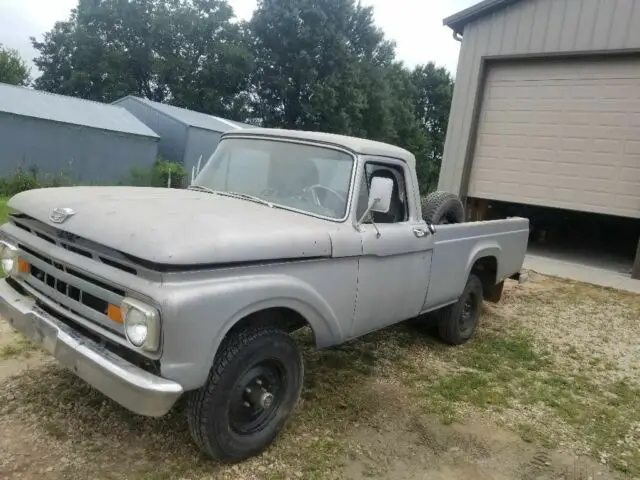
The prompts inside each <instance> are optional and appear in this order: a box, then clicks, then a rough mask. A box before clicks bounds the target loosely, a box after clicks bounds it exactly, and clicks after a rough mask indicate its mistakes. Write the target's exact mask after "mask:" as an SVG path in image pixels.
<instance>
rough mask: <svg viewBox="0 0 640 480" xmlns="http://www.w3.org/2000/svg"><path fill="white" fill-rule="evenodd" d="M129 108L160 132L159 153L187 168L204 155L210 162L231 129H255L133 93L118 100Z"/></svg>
mask: <svg viewBox="0 0 640 480" xmlns="http://www.w3.org/2000/svg"><path fill="white" fill-rule="evenodd" d="M114 105H119V106H121V107H124V108H126V109H127V110H128V111H129V112H131V113H132V114H133V115H135V116H136V117H137V118H138V119H139V120H140V121H141V122H143V123H144V124H145V125H147V126H148V127H149V128H151V129H152V130H154V131H155V132H157V133H158V135H160V142H159V145H158V153H159V154H160V156H161V157H162V158H164V159H166V160H171V161H174V162H182V163H183V164H184V166H185V168H186V169H187V171H191V168H192V167H193V166H194V165H196V164H197V162H198V160H199V159H200V158H202V165H204V162H206V161H207V160H208V159H209V157H210V156H211V154H212V153H213V151H214V149H215V147H216V146H217V145H218V142H219V141H220V136H221V135H222V134H223V133H224V132H227V131H229V130H237V129H240V128H255V127H253V126H252V125H248V124H244V123H239V122H234V121H231V120H226V119H224V118H219V117H214V116H213V115H207V114H205V113H200V112H196V111H193V110H187V109H185V108H179V107H174V106H173V105H167V104H164V103H158V102H152V101H151V100H147V99H144V98H139V97H134V96H132V95H129V96H127V97H124V98H121V99H120V100H117V101H115V102H114Z"/></svg>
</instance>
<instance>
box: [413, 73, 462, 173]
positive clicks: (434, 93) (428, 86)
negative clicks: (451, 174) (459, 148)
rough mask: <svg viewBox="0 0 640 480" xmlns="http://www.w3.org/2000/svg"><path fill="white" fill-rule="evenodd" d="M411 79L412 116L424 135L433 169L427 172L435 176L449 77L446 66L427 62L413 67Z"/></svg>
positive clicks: (448, 106)
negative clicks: (413, 114) (413, 115)
mask: <svg viewBox="0 0 640 480" xmlns="http://www.w3.org/2000/svg"><path fill="white" fill-rule="evenodd" d="M411 81H412V83H413V85H414V87H415V91H414V92H415V93H414V95H415V97H414V100H413V104H414V106H415V115H416V117H417V118H418V120H419V122H420V124H421V125H422V127H423V128H424V131H425V134H426V136H427V138H428V143H429V149H428V152H427V155H428V158H429V160H430V161H431V165H432V166H433V167H434V169H435V171H434V172H432V174H431V175H434V174H435V175H436V177H437V175H438V172H439V169H440V163H441V161H442V153H443V150H444V141H445V138H446V135H447V125H448V123H449V110H450V109H451V98H452V97H453V79H452V78H451V75H450V74H449V71H448V70H447V69H446V68H443V67H437V66H436V65H435V64H434V63H432V62H429V63H427V64H426V65H420V66H418V67H416V68H415V69H414V70H413V72H412V73H411Z"/></svg>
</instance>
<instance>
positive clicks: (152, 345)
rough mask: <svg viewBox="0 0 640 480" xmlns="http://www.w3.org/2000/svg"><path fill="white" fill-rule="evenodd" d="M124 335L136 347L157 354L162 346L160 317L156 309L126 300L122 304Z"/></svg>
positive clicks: (135, 301) (130, 299)
mask: <svg viewBox="0 0 640 480" xmlns="http://www.w3.org/2000/svg"><path fill="white" fill-rule="evenodd" d="M122 317H123V319H124V333H125V335H126V337H127V340H129V343H131V345H133V346H134V347H138V348H142V349H144V350H148V351H150V352H155V351H156V350H158V347H159V346H160V315H159V314H158V310H156V309H155V308H153V307H151V306H149V305H147V304H145V303H143V302H140V301H138V300H135V299H133V298H125V299H124V300H123V302H122Z"/></svg>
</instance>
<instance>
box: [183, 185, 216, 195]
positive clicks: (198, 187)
mask: <svg viewBox="0 0 640 480" xmlns="http://www.w3.org/2000/svg"><path fill="white" fill-rule="evenodd" d="M187 190H197V191H199V192H206V193H212V194H214V195H216V194H218V193H220V192H218V191H216V190H213V189H212V188H209V187H203V186H202V185H189V186H188V187H187Z"/></svg>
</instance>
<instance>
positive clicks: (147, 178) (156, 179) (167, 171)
mask: <svg viewBox="0 0 640 480" xmlns="http://www.w3.org/2000/svg"><path fill="white" fill-rule="evenodd" d="M169 178H171V187H172V188H184V187H186V180H187V171H186V170H185V168H184V166H183V165H182V164H181V163H178V162H170V161H168V160H164V159H163V158H160V157H158V159H157V160H156V162H155V163H154V165H153V167H151V168H142V167H138V166H134V167H131V169H130V170H129V174H128V175H127V176H126V177H125V179H124V180H123V181H122V182H121V183H122V184H123V185H130V186H133V187H166V186H168V185H169Z"/></svg>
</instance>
